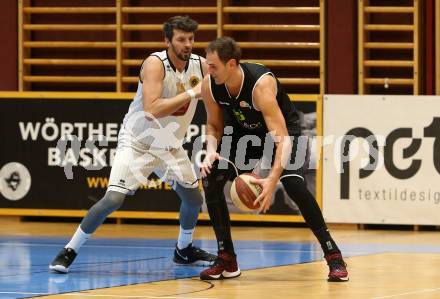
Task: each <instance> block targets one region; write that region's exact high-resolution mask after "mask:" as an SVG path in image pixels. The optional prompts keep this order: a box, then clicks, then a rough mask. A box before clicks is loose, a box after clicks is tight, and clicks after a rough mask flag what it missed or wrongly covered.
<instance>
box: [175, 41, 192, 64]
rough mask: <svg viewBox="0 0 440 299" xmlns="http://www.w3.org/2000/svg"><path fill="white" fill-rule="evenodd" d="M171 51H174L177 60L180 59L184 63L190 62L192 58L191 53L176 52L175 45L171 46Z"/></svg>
mask: <svg viewBox="0 0 440 299" xmlns="http://www.w3.org/2000/svg"><path fill="white" fill-rule="evenodd" d="M171 50H172V51H173V53H174V55H176V57H177V58H179V59H180V60H182V61H188V60H189V58H190V57H191V51H190V52H189V53H188V54H179V53H177V52H176V49H175V48H174V46H173V44H171Z"/></svg>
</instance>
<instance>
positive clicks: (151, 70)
mask: <svg viewBox="0 0 440 299" xmlns="http://www.w3.org/2000/svg"><path fill="white" fill-rule="evenodd" d="M164 76H165V74H164V70H163V65H162V61H161V60H160V59H159V58H158V57H156V56H150V57H148V58H147V59H146V60H145V62H144V67H143V69H142V73H141V78H143V83H142V98H143V101H144V111H145V112H147V113H148V114H150V115H152V116H154V117H157V118H160V117H165V116H168V115H171V114H173V113H174V112H176V111H177V110H178V109H179V108H181V107H182V106H183V105H185V104H187V103H189V102H190V101H191V100H192V99H196V98H199V97H200V86H196V87H194V88H193V89H191V91H185V92H182V93H180V94H178V95H177V96H175V97H173V98H167V99H162V98H161V95H162V90H163V87H164V86H163V84H164V83H163V78H164Z"/></svg>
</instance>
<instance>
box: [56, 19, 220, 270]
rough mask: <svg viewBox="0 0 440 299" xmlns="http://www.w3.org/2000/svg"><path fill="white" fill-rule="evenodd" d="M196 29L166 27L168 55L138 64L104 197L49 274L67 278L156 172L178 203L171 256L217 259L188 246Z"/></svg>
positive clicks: (195, 210) (194, 207)
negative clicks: (87, 246) (188, 140)
mask: <svg viewBox="0 0 440 299" xmlns="http://www.w3.org/2000/svg"><path fill="white" fill-rule="evenodd" d="M197 27H198V24H197V22H196V21H194V20H192V19H190V18H189V17H188V16H184V17H182V16H176V17H172V18H170V19H169V20H168V21H167V22H166V23H164V27H163V30H164V34H165V42H166V44H167V46H168V49H167V50H164V51H162V52H156V53H153V54H151V55H150V56H149V57H148V58H147V59H145V60H144V62H143V63H142V67H141V71H140V74H139V84H138V89H137V93H136V96H135V98H134V100H133V102H132V103H131V105H130V108H129V110H128V113H127V114H126V116H125V118H124V122H123V126H122V128H121V130H120V132H119V137H118V147H117V151H116V156H115V159H114V163H113V167H112V170H111V174H110V179H109V187H108V189H107V192H106V194H105V195H104V197H103V198H102V199H101V200H99V201H98V202H97V203H96V204H95V205H94V206H93V207H91V208H90V210H89V211H88V213H87V215H86V216H85V217H84V219H83V220H82V222H81V224H80V225H79V227H78V229H77V230H76V232H75V234H74V235H73V237H72V239H71V240H70V241H69V243H68V244H67V245H66V246H65V247H64V248H63V249H62V250H61V252H60V253H59V254H58V255H57V256H56V257H55V259H54V260H53V262H52V263H51V264H50V265H49V268H50V269H52V270H54V271H56V272H60V273H67V272H68V271H69V267H70V265H71V264H72V262H73V260H74V259H75V257H76V255H77V254H78V252H79V249H80V248H81V246H82V245H83V244H84V243H85V242H86V241H87V240H88V239H89V238H90V237H91V235H92V233H93V232H95V230H96V229H97V228H98V227H99V225H101V224H102V223H103V222H104V220H105V218H106V217H107V216H108V215H109V214H111V213H112V212H113V211H115V210H117V209H118V208H120V207H121V205H122V203H123V202H124V199H125V197H126V195H132V194H133V193H134V192H135V191H136V190H137V189H138V187H139V186H140V185H141V184H145V183H147V181H148V179H147V178H148V176H149V175H150V174H151V173H152V172H154V173H155V174H156V175H158V176H159V178H161V179H163V180H166V181H167V182H169V183H170V184H171V185H172V186H173V188H174V190H175V191H176V192H177V194H178V195H179V197H180V199H181V206H180V218H179V220H180V233H179V237H178V241H177V244H176V248H175V251H174V258H173V260H174V262H176V263H179V264H197V265H200V264H202V265H210V264H212V263H213V262H214V260H215V259H216V256H215V255H212V254H210V253H208V252H206V251H204V250H202V249H200V248H197V247H195V246H192V236H193V232H194V228H195V226H196V223H197V218H198V214H199V211H200V208H201V206H202V203H203V197H202V194H201V192H200V190H199V188H198V180H197V177H196V174H195V172H194V169H193V167H192V164H191V162H190V160H189V158H188V156H187V154H186V152H185V151H184V149H183V147H182V143H183V138H184V137H185V133H186V131H187V128H188V126H189V124H190V123H191V120H192V118H193V115H194V112H195V109H196V105H197V101H198V99H199V98H200V94H201V91H200V85H201V84H200V83H199V82H201V79H202V78H203V76H204V74H206V71H207V66H206V63H205V60H204V59H203V58H201V57H200V56H198V55H194V54H192V53H191V52H192V47H193V44H194V32H195V31H196V30H197Z"/></svg>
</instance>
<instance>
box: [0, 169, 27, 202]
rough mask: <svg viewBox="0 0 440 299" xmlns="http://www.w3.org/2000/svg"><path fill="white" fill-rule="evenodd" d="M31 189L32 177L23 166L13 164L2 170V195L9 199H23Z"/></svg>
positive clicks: (0, 174) (0, 180)
mask: <svg viewBox="0 0 440 299" xmlns="http://www.w3.org/2000/svg"><path fill="white" fill-rule="evenodd" d="M30 188H31V175H30V173H29V170H28V169H27V168H26V166H24V165H23V164H21V163H18V162H11V163H8V164H6V165H4V166H3V167H2V168H1V169H0V194H1V195H3V196H4V197H6V198H7V199H9V200H19V199H22V198H23V197H24V196H26V194H27V193H28V192H29V190H30Z"/></svg>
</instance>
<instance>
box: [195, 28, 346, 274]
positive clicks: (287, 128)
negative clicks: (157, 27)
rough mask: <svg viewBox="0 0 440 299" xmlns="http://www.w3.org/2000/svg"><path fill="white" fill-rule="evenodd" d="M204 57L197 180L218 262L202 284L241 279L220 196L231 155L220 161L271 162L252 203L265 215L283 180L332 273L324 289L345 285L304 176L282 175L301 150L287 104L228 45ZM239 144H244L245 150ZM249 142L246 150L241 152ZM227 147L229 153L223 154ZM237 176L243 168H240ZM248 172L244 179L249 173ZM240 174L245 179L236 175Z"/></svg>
mask: <svg viewBox="0 0 440 299" xmlns="http://www.w3.org/2000/svg"><path fill="white" fill-rule="evenodd" d="M206 54H207V56H206V60H207V63H208V73H209V75H208V76H206V77H205V78H204V80H203V83H202V97H203V101H204V104H205V107H206V112H207V126H206V128H207V135H208V138H207V154H206V158H205V160H204V161H203V163H202V167H201V174H202V177H203V186H204V191H205V197H206V203H207V206H208V212H209V216H210V218H211V221H212V224H213V227H214V231H215V234H216V238H217V243H218V259H217V261H216V262H215V263H214V265H213V266H212V267H211V268H208V269H206V270H204V271H202V272H201V273H200V278H201V279H209V280H210V279H223V278H233V277H237V276H239V275H240V269H239V267H238V265H237V260H236V255H235V252H234V246H233V242H232V238H231V226H230V219H229V211H228V208H227V204H226V201H225V196H224V194H223V187H224V185H225V183H226V181H227V180H228V179H229V178H230V177H231V176H234V175H235V172H234V170H233V168H232V167H231V165H230V164H228V163H226V162H225V161H224V160H222V158H221V157H225V155H227V154H230V155H229V157H225V158H228V159H230V160H231V161H236V164H239V163H238V162H237V160H240V161H241V162H243V159H242V158H240V159H238V156H239V155H246V158H251V159H250V160H249V163H251V162H250V161H256V159H260V158H262V157H263V156H264V155H267V154H268V153H269V154H270V156H272V157H273V158H272V160H271V161H272V164H271V165H269V168H270V173H269V175H268V177H267V178H264V179H254V181H253V183H256V184H259V185H260V186H261V187H262V190H263V191H262V193H261V195H260V196H259V197H258V198H257V199H256V202H257V201H258V202H260V204H261V206H262V211H263V212H265V211H267V209H268V208H269V206H270V201H271V198H272V195H273V193H274V191H275V188H276V184H277V182H278V180H279V179H280V177H282V178H281V182H282V184H283V185H284V187H285V189H286V192H287V193H288V194H289V196H290V197H291V198H292V199H294V201H295V203H296V204H297V205H298V207H299V209H300V210H301V214H302V215H303V217H304V219H305V221H306V223H307V224H308V226H309V227H310V228H311V230H312V231H313V233H314V235H315V236H316V238H317V239H318V241H319V243H320V244H321V247H322V249H323V251H324V256H325V259H326V261H327V264H328V266H329V269H330V272H329V275H328V281H347V280H348V272H347V269H346V264H345V262H344V260H343V258H342V255H341V252H340V250H339V248H338V246H337V245H336V243H335V241H334V240H333V239H332V237H331V236H330V233H329V231H328V229H327V226H326V224H325V222H324V218H323V215H322V212H321V210H320V208H319V206H318V204H317V202H316V200H315V198H314V196H313V195H312V194H311V193H310V191H309V190H308V189H307V186H306V182H305V179H304V177H305V176H304V171H303V168H302V167H299V168H298V169H291V168H292V167H285V166H286V162H289V163H290V161H294V160H295V157H296V155H297V153H298V152H299V151H298V152H297V149H298V148H300V147H301V145H300V143H299V142H298V139H299V136H300V135H301V129H300V126H299V123H298V120H299V117H298V114H297V111H296V110H295V107H294V105H293V104H292V102H291V101H290V99H289V96H288V95H287V94H286V92H285V91H284V89H283V87H282V86H281V85H280V83H279V81H278V80H277V79H276V78H275V76H274V75H273V74H272V73H271V71H270V70H269V69H268V68H266V67H265V66H263V65H261V64H254V63H240V57H241V50H240V48H239V46H238V45H237V44H236V42H235V41H234V40H233V39H232V38H229V37H222V38H219V39H216V40H214V41H212V42H211V43H210V44H209V46H208V48H207V49H206ZM228 126H230V127H232V128H228ZM230 131H232V132H230ZM268 132H270V134H268ZM243 136H246V137H245V138H244V142H243V138H242V137H243ZM267 136H272V137H271V138H272V140H273V142H272V145H273V144H274V143H275V146H273V147H272V151H271V150H270V147H269V150H266V148H265V145H267ZM289 136H293V138H289ZM240 138H241V140H242V141H240ZM255 138H257V140H256V139H255ZM249 141H251V142H250V143H251V146H250V147H249V146H248V147H247V149H246V145H248V144H249ZM222 143H225V144H222ZM226 143H228V144H226ZM222 145H225V146H222ZM228 147H229V148H230V150H229V151H228V153H226V151H225V149H226V148H228ZM272 153H274V155H272ZM286 153H287V154H286ZM236 156H237V159H236ZM269 161H270V160H269ZM241 162H240V163H241ZM249 163H248V164H249ZM242 165H244V164H242ZM290 165H291V164H290ZM237 168H240V167H239V166H238V165H237ZM246 170H247V172H248V171H249V168H247V169H246ZM239 172H246V171H245V170H244V169H243V168H241V169H239Z"/></svg>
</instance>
